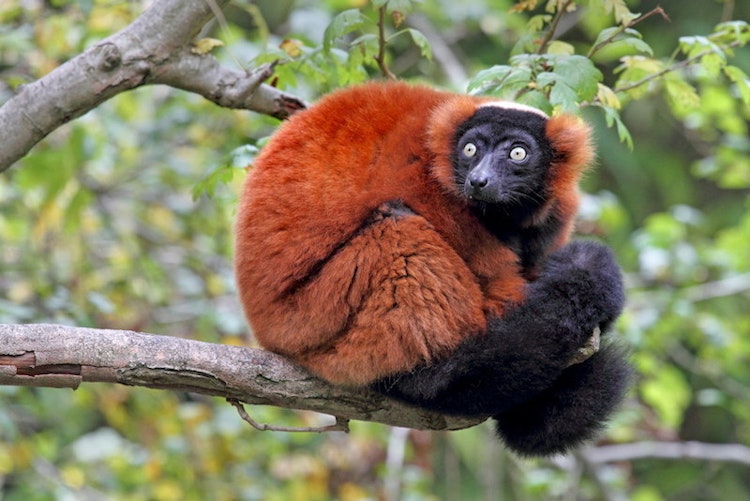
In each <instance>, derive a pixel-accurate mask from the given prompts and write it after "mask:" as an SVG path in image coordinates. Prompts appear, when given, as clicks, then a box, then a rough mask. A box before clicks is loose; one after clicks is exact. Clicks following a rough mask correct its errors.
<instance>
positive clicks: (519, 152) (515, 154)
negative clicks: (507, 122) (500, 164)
mask: <svg viewBox="0 0 750 501" xmlns="http://www.w3.org/2000/svg"><path fill="white" fill-rule="evenodd" d="M526 155H527V153H526V150H525V149H524V148H522V147H520V146H516V147H515V148H513V149H512V150H510V155H509V156H510V159H511V160H514V161H516V162H520V161H521V160H524V159H525V158H526Z"/></svg>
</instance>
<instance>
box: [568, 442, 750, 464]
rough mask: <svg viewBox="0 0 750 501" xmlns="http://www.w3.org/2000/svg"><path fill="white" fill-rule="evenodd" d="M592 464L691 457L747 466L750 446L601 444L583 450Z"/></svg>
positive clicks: (673, 443)
mask: <svg viewBox="0 0 750 501" xmlns="http://www.w3.org/2000/svg"><path fill="white" fill-rule="evenodd" d="M583 456H584V457H585V458H586V460H587V461H590V462H592V463H616V462H620V461H633V460H636V459H646V458H660V459H695V460H701V461H723V462H730V463H739V464H745V465H750V447H747V446H744V445H742V444H710V443H704V442H659V441H655V442H635V443H632V444H617V445H603V446H599V447H592V448H590V449H586V450H585V451H584V452H583Z"/></svg>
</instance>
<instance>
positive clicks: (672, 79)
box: [664, 73, 700, 117]
mask: <svg viewBox="0 0 750 501" xmlns="http://www.w3.org/2000/svg"><path fill="white" fill-rule="evenodd" d="M664 90H665V91H666V93H667V97H668V101H669V103H670V105H671V107H672V110H673V111H674V113H675V114H676V115H677V116H679V117H685V116H686V115H687V114H688V113H690V112H692V111H695V110H696V109H698V108H699V107H700V97H698V93H697V92H696V90H695V88H694V87H693V86H692V85H690V84H689V83H688V82H686V81H685V80H683V79H682V78H680V77H679V76H677V74H675V73H672V74H671V75H670V76H669V77H668V78H665V79H664Z"/></svg>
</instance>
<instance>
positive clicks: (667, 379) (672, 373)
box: [641, 365, 690, 427]
mask: <svg viewBox="0 0 750 501" xmlns="http://www.w3.org/2000/svg"><path fill="white" fill-rule="evenodd" d="M641 395H642V396H643V400H644V401H645V402H646V403H647V404H648V405H650V406H651V407H652V408H653V409H654V410H655V411H656V412H657V414H658V415H659V417H660V418H661V420H662V421H663V422H664V423H665V424H666V425H667V426H669V427H677V426H678V425H679V424H680V420H681V419H682V414H683V412H684V410H685V408H686V407H687V405H688V403H689V402H690V386H689V385H688V383H687V382H686V381H685V378H684V376H683V375H682V374H681V373H680V371H679V370H677V369H676V368H674V367H672V366H671V365H662V366H661V367H659V368H658V369H657V371H656V373H655V374H654V375H653V376H651V377H649V378H647V379H646V380H644V381H643V383H642V384H641Z"/></svg>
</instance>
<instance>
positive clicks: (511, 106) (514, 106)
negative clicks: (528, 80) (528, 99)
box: [479, 101, 549, 118]
mask: <svg viewBox="0 0 750 501" xmlns="http://www.w3.org/2000/svg"><path fill="white" fill-rule="evenodd" d="M486 106H493V107H495V108H503V109H506V110H518V111H526V112H529V113H536V114H537V115H539V116H540V117H544V118H549V115H547V114H546V113H545V112H543V111H542V110H540V109H539V108H534V107H533V106H529V105H527V104H521V103H514V102H513V101H488V102H486V103H482V104H480V105H479V108H484V107H486Z"/></svg>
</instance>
